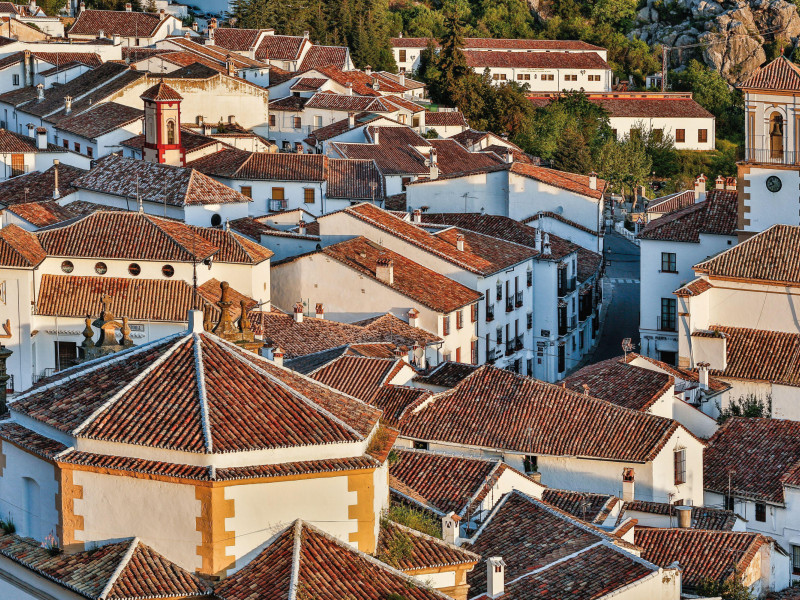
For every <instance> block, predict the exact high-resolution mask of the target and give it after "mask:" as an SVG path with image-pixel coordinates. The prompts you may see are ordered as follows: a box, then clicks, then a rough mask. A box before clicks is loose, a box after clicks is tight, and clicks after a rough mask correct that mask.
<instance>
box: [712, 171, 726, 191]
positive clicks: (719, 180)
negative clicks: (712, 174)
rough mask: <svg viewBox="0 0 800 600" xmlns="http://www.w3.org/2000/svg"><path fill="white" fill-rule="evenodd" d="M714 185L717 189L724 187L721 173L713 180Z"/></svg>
mask: <svg viewBox="0 0 800 600" xmlns="http://www.w3.org/2000/svg"><path fill="white" fill-rule="evenodd" d="M714 187H716V188H717V189H718V190H724V189H725V178H724V177H723V176H722V175H717V179H716V180H715V181H714Z"/></svg>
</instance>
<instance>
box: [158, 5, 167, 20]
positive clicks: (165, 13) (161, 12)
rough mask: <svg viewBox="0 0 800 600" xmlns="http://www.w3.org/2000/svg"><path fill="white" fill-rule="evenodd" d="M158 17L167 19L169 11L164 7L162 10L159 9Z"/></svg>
mask: <svg viewBox="0 0 800 600" xmlns="http://www.w3.org/2000/svg"><path fill="white" fill-rule="evenodd" d="M158 18H159V19H161V20H162V21H163V20H164V19H166V18H167V11H166V10H164V9H163V8H162V9H161V10H159V11H158Z"/></svg>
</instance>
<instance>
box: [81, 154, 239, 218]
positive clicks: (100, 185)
mask: <svg viewBox="0 0 800 600" xmlns="http://www.w3.org/2000/svg"><path fill="white" fill-rule="evenodd" d="M73 185H74V186H75V187H76V188H79V189H85V190H90V191H93V192H98V193H101V194H108V195H111V196H121V197H123V198H128V199H131V202H132V203H133V205H134V206H135V204H136V197H137V193H138V194H139V195H140V196H141V198H142V200H143V201H145V202H155V203H157V204H165V203H166V204H169V205H171V206H199V205H204V204H230V203H238V202H252V200H251V199H250V198H248V197H247V196H243V195H242V194H240V193H239V192H237V191H236V190H234V189H232V188H229V187H228V186H227V185H223V184H221V183H219V182H218V181H215V180H213V179H211V178H210V177H208V176H207V175H204V174H203V173H200V172H198V171H196V170H195V169H192V168H184V167H176V166H172V165H164V164H160V163H151V162H146V161H143V160H136V159H133V158H123V157H122V156H117V155H115V154H112V155H109V156H106V157H105V158H101V159H100V160H98V161H97V162H96V163H95V166H94V167H93V168H92V170H91V171H89V172H88V173H87V174H86V175H84V176H83V177H81V178H79V179H76V180H75V181H74V182H73Z"/></svg>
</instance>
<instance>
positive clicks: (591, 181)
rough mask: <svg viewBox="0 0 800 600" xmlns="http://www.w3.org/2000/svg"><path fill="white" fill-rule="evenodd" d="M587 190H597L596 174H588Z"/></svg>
mask: <svg viewBox="0 0 800 600" xmlns="http://www.w3.org/2000/svg"><path fill="white" fill-rule="evenodd" d="M589 189H590V190H596V189H597V173H595V172H594V171H592V172H591V173H589Z"/></svg>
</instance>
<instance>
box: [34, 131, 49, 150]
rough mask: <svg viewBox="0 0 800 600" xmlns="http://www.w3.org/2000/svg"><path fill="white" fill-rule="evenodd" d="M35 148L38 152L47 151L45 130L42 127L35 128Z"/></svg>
mask: <svg viewBox="0 0 800 600" xmlns="http://www.w3.org/2000/svg"><path fill="white" fill-rule="evenodd" d="M36 147H37V148H38V149H39V150H47V129H45V128H44V127H37V128H36Z"/></svg>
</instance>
